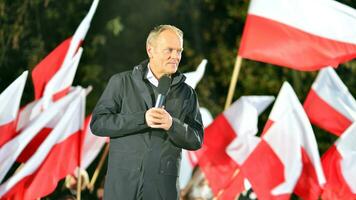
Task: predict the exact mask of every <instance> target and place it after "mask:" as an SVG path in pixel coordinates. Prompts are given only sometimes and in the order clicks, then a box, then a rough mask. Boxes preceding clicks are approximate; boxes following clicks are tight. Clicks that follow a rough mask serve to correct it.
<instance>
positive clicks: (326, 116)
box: [304, 67, 356, 135]
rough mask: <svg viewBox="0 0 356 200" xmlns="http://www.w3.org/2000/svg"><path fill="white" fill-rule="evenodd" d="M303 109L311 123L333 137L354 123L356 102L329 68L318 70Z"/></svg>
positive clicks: (355, 119)
mask: <svg viewBox="0 0 356 200" xmlns="http://www.w3.org/2000/svg"><path fill="white" fill-rule="evenodd" d="M304 109H305V112H306V113H307V115H308V117H309V119H310V121H311V123H313V124H315V125H316V126H318V127H320V128H322V129H324V130H326V131H328V132H330V133H333V134H335V135H340V134H342V133H343V132H344V131H345V130H346V129H347V128H348V127H349V126H350V125H351V124H352V123H353V122H355V121H356V101H355V99H354V97H353V96H352V95H351V93H350V92H349V90H348V89H347V87H346V86H345V85H344V83H343V82H342V81H341V79H340V78H339V77H338V75H337V74H336V72H335V71H334V70H333V69H332V68H331V67H327V68H325V69H322V70H320V72H319V74H318V76H317V78H316V80H315V81H314V83H313V85H312V88H311V90H310V91H309V94H308V96H307V98H306V100H305V102H304Z"/></svg>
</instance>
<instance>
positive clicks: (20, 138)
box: [0, 92, 78, 182]
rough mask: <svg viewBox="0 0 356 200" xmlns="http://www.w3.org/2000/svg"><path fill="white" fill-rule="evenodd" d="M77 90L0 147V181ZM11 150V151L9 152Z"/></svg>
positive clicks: (61, 110) (65, 106)
mask: <svg viewBox="0 0 356 200" xmlns="http://www.w3.org/2000/svg"><path fill="white" fill-rule="evenodd" d="M77 93H78V92H73V93H71V94H69V95H68V96H66V97H65V98H63V99H61V100H60V101H58V102H56V103H55V104H53V105H52V106H51V107H50V108H49V109H47V110H46V111H44V112H43V113H42V114H40V115H39V116H38V117H36V118H34V119H33V120H32V121H31V123H30V124H29V125H28V126H27V127H26V128H25V129H24V130H23V131H22V132H21V133H19V134H18V135H17V136H16V137H15V138H13V139H12V140H10V141H9V142H7V143H6V144H5V145H4V146H2V147H1V148H0V182H1V181H2V180H3V178H4V177H5V175H6V173H7V172H8V171H9V169H10V168H11V166H12V165H13V164H14V162H15V160H16V159H17V158H18V156H19V155H20V154H21V152H23V150H24V149H25V147H26V146H27V145H28V144H29V143H30V141H31V140H32V139H33V138H34V137H35V136H36V135H37V134H38V133H39V132H40V131H41V130H42V129H43V128H44V127H45V126H47V125H48V124H49V123H50V122H51V120H54V119H55V118H56V117H58V116H57V115H60V114H61V112H64V110H66V108H67V106H68V104H69V102H70V101H71V100H72V99H73V98H74V96H75V95H76V94H77ZM10 152H11V153H10Z"/></svg>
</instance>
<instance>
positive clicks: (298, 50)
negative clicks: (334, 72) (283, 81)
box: [239, 0, 356, 70]
mask: <svg viewBox="0 0 356 200" xmlns="http://www.w3.org/2000/svg"><path fill="white" fill-rule="evenodd" d="M330 27H332V28H330ZM353 27H356V10H355V9H353V8H351V7H348V6H346V5H343V4H341V3H339V2H337V1H334V0H313V1H309V0H289V1H285V0H269V1H265V0H252V1H251V2H250V6H249V10H248V16H247V19H246V23H245V28H244V32H243V36H242V39H241V45H240V49H239V55H240V56H242V57H244V58H248V59H252V60H257V61H261V62H266V63H272V64H275V65H279V66H284V67H289V68H293V69H297V70H317V69H320V68H323V67H324V66H328V65H331V66H333V67H337V66H338V64H339V63H343V62H346V61H348V60H351V59H353V58H355V57H356V31H355V29H354V28H353Z"/></svg>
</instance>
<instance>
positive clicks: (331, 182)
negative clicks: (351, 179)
mask: <svg viewBox="0 0 356 200" xmlns="http://www.w3.org/2000/svg"><path fill="white" fill-rule="evenodd" d="M321 160H322V164H323V169H324V173H325V177H326V180H327V181H326V184H325V187H324V191H323V194H322V196H321V197H322V199H323V200H334V199H341V200H349V199H356V194H352V192H351V188H350V187H349V186H348V185H347V183H346V181H345V179H344V176H343V175H342V172H341V171H342V170H341V165H340V163H341V160H342V156H341V155H340V153H339V152H338V150H337V148H336V147H335V145H333V146H331V147H330V148H329V150H328V151H327V152H325V154H324V155H323V157H322V159H321Z"/></svg>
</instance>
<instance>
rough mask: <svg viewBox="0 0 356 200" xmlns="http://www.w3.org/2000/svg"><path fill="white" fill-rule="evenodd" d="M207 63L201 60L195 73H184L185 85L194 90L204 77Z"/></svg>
mask: <svg viewBox="0 0 356 200" xmlns="http://www.w3.org/2000/svg"><path fill="white" fill-rule="evenodd" d="M207 63H208V61H207V60H206V59H203V60H202V61H201V63H200V64H199V66H198V67H197V69H196V70H195V71H193V72H187V73H184V76H185V77H186V79H185V83H186V84H188V85H189V86H190V87H192V88H195V87H196V86H197V85H198V83H199V81H200V80H201V79H202V78H203V76H204V72H205V67H206V64H207Z"/></svg>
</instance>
